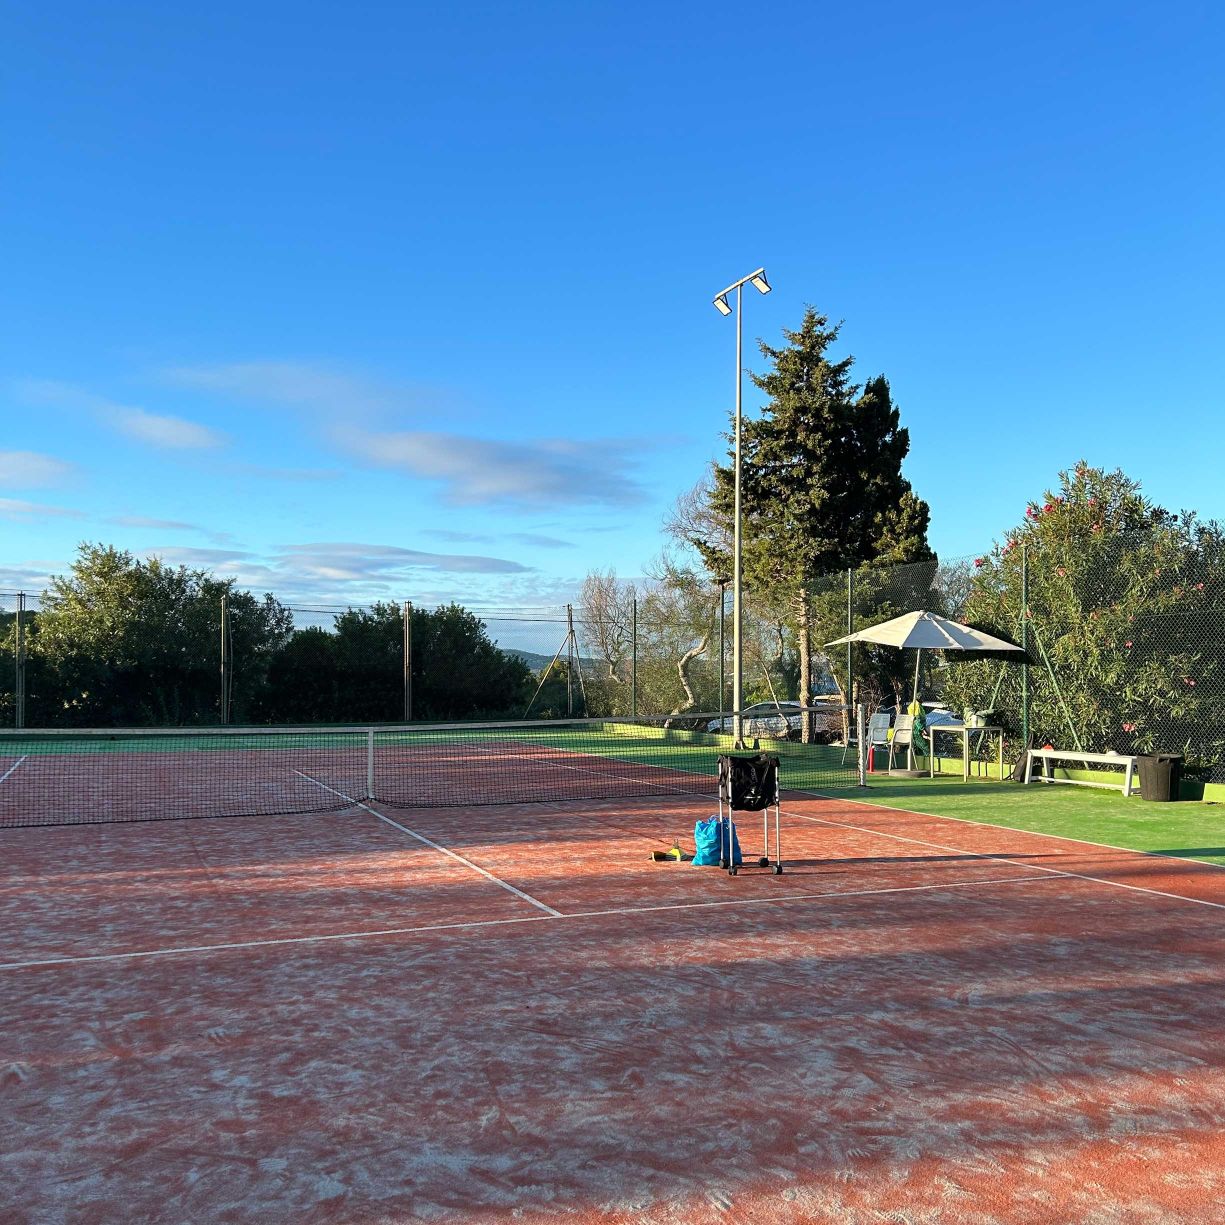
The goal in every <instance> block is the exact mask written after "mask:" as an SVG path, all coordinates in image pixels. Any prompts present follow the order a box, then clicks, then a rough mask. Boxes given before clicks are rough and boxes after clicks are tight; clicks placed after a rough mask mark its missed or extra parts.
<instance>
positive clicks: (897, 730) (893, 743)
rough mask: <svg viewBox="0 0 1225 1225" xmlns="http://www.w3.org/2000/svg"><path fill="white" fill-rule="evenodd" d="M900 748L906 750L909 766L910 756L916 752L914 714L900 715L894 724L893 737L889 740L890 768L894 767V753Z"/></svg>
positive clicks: (908, 764)
mask: <svg viewBox="0 0 1225 1225" xmlns="http://www.w3.org/2000/svg"><path fill="white" fill-rule="evenodd" d="M898 749H905V750H906V765H907V767H908V768H909V766H910V758H911V756H912V755H913V753H914V749H915V739H914V715H898V717H897V723H895V724H894V726H893V738H892V739H891V740H890V741H889V769H890V770H892V769H893V754H894V753H895V752H896V751H897V750H898Z"/></svg>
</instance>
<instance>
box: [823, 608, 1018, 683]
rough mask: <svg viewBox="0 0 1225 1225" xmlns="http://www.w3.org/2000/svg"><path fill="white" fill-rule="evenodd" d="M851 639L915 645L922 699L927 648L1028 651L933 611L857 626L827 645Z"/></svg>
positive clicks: (889, 645)
mask: <svg viewBox="0 0 1225 1225" xmlns="http://www.w3.org/2000/svg"><path fill="white" fill-rule="evenodd" d="M847 642H875V643H877V644H878V645H880V646H888V647H901V648H903V649H906V648H908V647H913V648H914V649H915V652H916V654H915V661H914V693H913V694H912V695H911V701H912V702H917V701H918V700H919V661H920V659H922V657H923V652H924V651H925V650H928V651H1017V652H1019V653H1022V654H1023V653H1024V652H1023V651H1022V650H1021V648H1020V647H1019V646H1017V645H1016V644H1015V643H1012V642H1005V641H1004V640H1003V639H1002V638H993V637H992V636H991V635H990V634H984V633H983V631H982V630H976V629H971V628H970V627H969V626H968V625H962V624H961V622H960V621H950V620H949V619H948V618H947V617H940V616H937V615H936V614H935V613H931V612H911V613H903V614H902V616H900V617H894V618H893V620H892V621H882V622H880V624H879V625H869V626H868V628H867V629H862V630H856V631H855V633H853V634H846V635H844V636H843V637H841V638H835V639H834V640H833V642H827V643H826V644H825V645H826V646H827V647H835V646H839V645H840V644H843V643H847Z"/></svg>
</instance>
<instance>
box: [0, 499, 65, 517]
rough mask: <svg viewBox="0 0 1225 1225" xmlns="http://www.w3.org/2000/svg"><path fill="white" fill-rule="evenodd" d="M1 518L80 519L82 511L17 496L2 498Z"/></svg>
mask: <svg viewBox="0 0 1225 1225" xmlns="http://www.w3.org/2000/svg"><path fill="white" fill-rule="evenodd" d="M0 518H5V519H15V520H17V521H18V522H25V523H29V522H33V521H34V520H36V519H79V518H81V512H80V511H79V510H71V509H69V508H68V507H66V506H46V505H44V504H43V503H41V502H22V501H20V500H19V499H17V498H0Z"/></svg>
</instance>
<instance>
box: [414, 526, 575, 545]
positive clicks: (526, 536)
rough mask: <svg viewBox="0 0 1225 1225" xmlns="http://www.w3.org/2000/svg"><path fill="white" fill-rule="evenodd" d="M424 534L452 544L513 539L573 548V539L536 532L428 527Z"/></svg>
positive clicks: (517, 542)
mask: <svg viewBox="0 0 1225 1225" xmlns="http://www.w3.org/2000/svg"><path fill="white" fill-rule="evenodd" d="M424 535H426V536H434V537H436V538H437V539H438V540H449V541H451V543H452V544H492V543H493V542H494V541H495V540H499V539H501V540H513V541H514V542H515V543H516V544H526V545H530V546H531V547H532V548H535V549H573V548H576V547H577V546H576V545H575V544H574V542H573V541H571V540H559V539H558V538H557V537H556V536H541V535H539V534H538V533H535V532H509V533H507V534H506V535H505V536H500V537H499V536H492V535H490V534H489V533H487V532H460V531H456V530H455V529H454V528H447V527H431V528H426V530H425V532H424Z"/></svg>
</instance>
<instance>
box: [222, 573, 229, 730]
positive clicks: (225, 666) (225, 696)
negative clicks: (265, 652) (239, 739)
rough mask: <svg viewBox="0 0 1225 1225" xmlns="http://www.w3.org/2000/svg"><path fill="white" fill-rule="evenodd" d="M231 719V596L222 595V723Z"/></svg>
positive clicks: (223, 724) (224, 723)
mask: <svg viewBox="0 0 1225 1225" xmlns="http://www.w3.org/2000/svg"><path fill="white" fill-rule="evenodd" d="M229 721H230V597H229V595H228V594H223V595H222V597H221V725H222V727H224V726H225V725H226V724H227V723H229Z"/></svg>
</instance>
